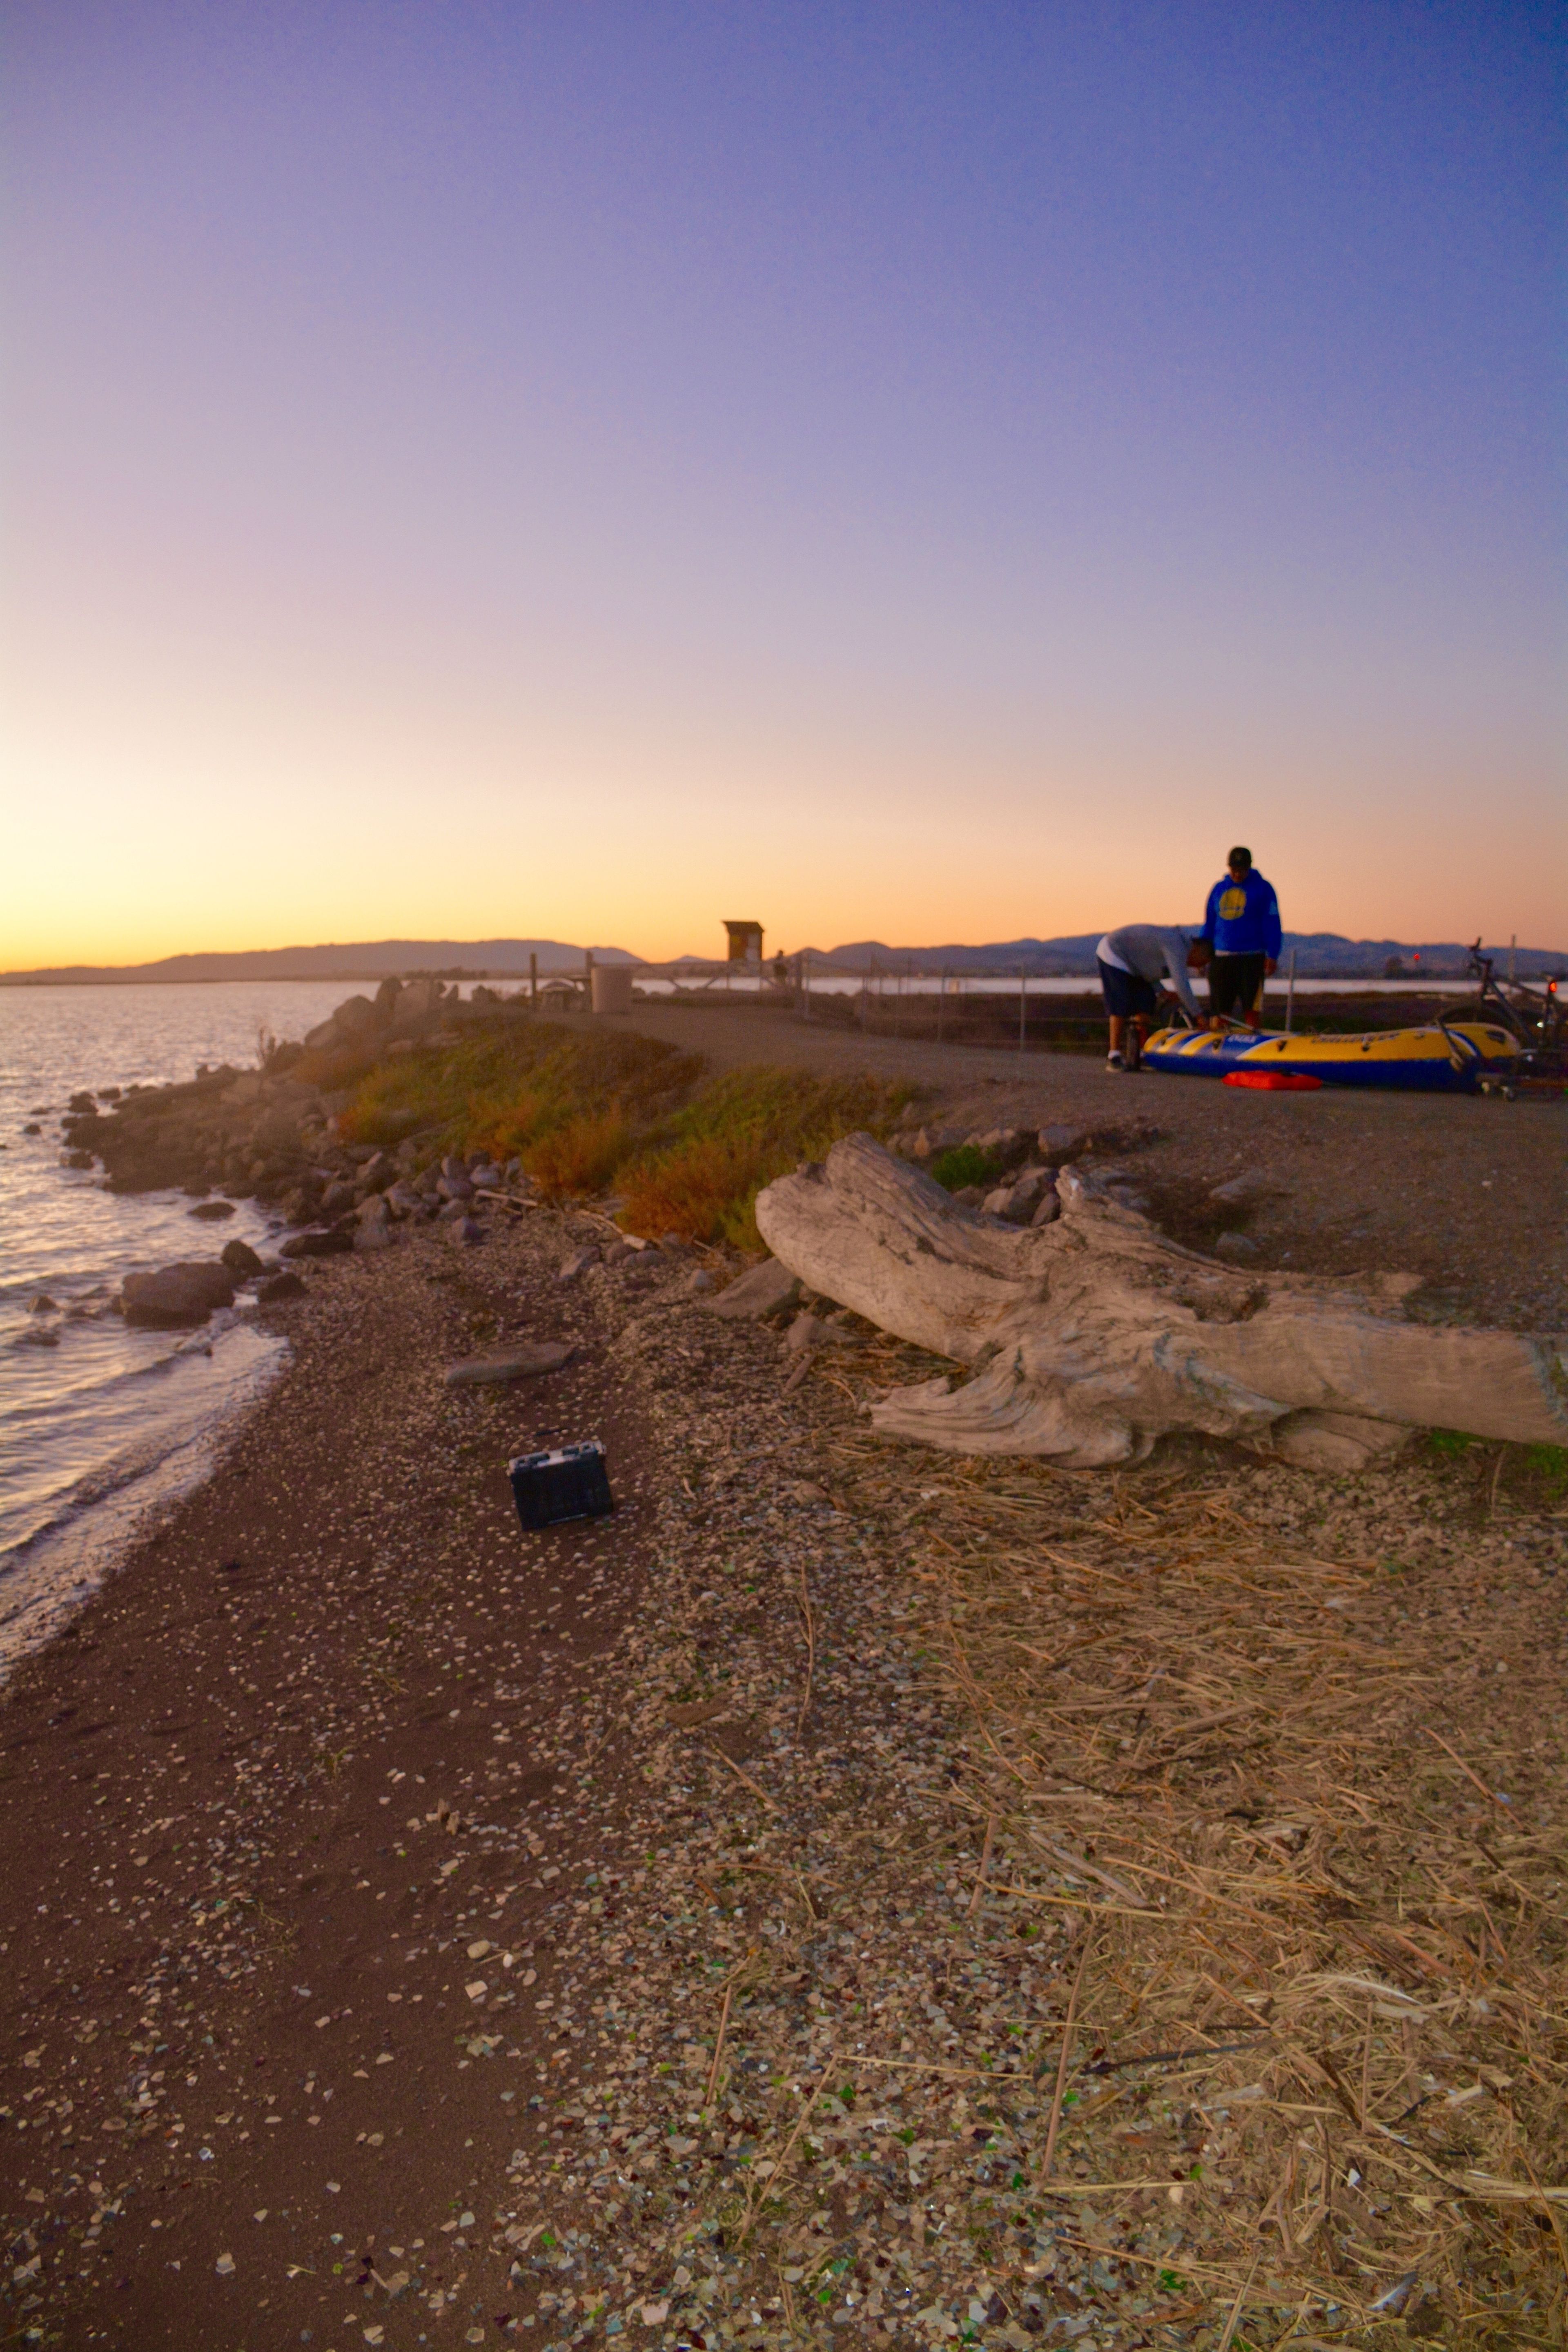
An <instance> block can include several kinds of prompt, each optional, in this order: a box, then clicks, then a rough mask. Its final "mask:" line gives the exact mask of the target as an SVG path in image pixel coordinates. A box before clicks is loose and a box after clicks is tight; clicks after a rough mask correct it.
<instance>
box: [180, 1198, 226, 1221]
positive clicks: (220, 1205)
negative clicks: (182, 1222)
mask: <svg viewBox="0 0 1568 2352" xmlns="http://www.w3.org/2000/svg"><path fill="white" fill-rule="evenodd" d="M185 1214H186V1216H187V1217H200V1218H201V1220H202V1222H203V1223H205V1224H209V1225H216V1224H220V1223H222V1222H223V1220H224V1218H225V1217H232V1216H233V1214H234V1202H232V1201H198V1202H196V1205H195V1208H194V1209H187V1210H186V1211H185Z"/></svg>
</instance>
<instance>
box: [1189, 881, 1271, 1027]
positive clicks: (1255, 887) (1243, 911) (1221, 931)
mask: <svg viewBox="0 0 1568 2352" xmlns="http://www.w3.org/2000/svg"><path fill="white" fill-rule="evenodd" d="M1226 867H1227V869H1228V871H1227V873H1226V878H1225V880H1224V881H1223V882H1216V883H1215V886H1214V888H1213V889H1212V890H1211V891H1210V892H1209V900H1208V905H1207V907H1206V908H1205V909H1204V927H1203V929H1202V930H1201V931H1200V932H1199V933H1198V936H1197V938H1196V939H1195V940H1194V942H1193V948H1194V956H1193V961H1194V963H1203V964H1206V966H1207V969H1208V982H1209V1012H1210V1014H1211V1016H1212V1018H1211V1020H1210V1024H1209V1025H1210V1027H1211V1028H1215V1029H1217V1028H1218V1027H1219V1026H1220V1019H1221V1016H1222V1015H1224V1016H1227V1017H1228V1018H1230V1019H1231V1020H1236V1021H1245V1022H1247V1024H1248V1025H1249V1026H1250V1027H1251V1028H1254V1029H1256V1028H1257V1027H1258V1023H1259V1020H1260V1018H1261V1007H1262V1003H1263V983H1264V982H1265V980H1266V979H1267V978H1268V975H1269V974H1270V973H1271V972H1272V971H1273V970H1274V968H1275V965H1276V964H1277V963H1278V962H1279V899H1278V898H1276V897H1275V896H1274V885H1273V884H1272V883H1271V882H1266V881H1265V880H1264V878H1263V877H1262V875H1261V874H1259V873H1258V869H1257V867H1256V866H1254V865H1253V863H1252V852H1251V850H1250V849H1233V850H1232V851H1231V853H1230V856H1228V857H1227V858H1226Z"/></svg>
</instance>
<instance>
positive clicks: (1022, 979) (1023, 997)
mask: <svg viewBox="0 0 1568 2352" xmlns="http://www.w3.org/2000/svg"><path fill="white" fill-rule="evenodd" d="M1028 1003H1029V967H1028V965H1027V964H1026V963H1021V964H1020V965H1019V966H1018V1051H1019V1053H1020V1054H1021V1053H1022V1052H1023V1050H1024V1015H1025V1013H1026V1010H1027V1007H1028Z"/></svg>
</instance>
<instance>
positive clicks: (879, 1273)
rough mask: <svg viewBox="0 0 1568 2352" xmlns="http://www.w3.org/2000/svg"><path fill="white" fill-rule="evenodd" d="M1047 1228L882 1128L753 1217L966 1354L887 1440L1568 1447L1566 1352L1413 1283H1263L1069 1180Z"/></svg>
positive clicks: (1066, 1174) (903, 1398)
mask: <svg viewBox="0 0 1568 2352" xmlns="http://www.w3.org/2000/svg"><path fill="white" fill-rule="evenodd" d="M1060 1189H1061V1202H1062V1213H1061V1215H1060V1217H1059V1218H1058V1220H1057V1222H1056V1223H1054V1224H1049V1225H1046V1226H1043V1227H1040V1228H1026V1229H1023V1230H1019V1229H1018V1228H1016V1227H1014V1226H1010V1225H1005V1224H1003V1223H1000V1222H999V1221H998V1220H996V1219H994V1218H991V1217H987V1216H984V1215H982V1214H980V1213H976V1212H975V1211H973V1210H971V1209H967V1208H964V1207H962V1206H960V1205H959V1204H958V1203H957V1202H954V1201H952V1199H950V1198H949V1196H948V1194H947V1193H946V1192H943V1191H942V1189H941V1187H940V1186H939V1185H937V1184H934V1183H932V1182H931V1179H930V1178H929V1177H927V1176H924V1175H922V1174H921V1173H920V1171H918V1170H916V1169H914V1168H912V1167H910V1166H909V1165H907V1164H906V1163H905V1162H904V1161H902V1160H896V1159H894V1158H893V1157H892V1155H891V1154H890V1153H889V1152H887V1151H884V1150H883V1149H882V1148H881V1146H880V1145H879V1144H878V1143H876V1142H874V1141H873V1140H872V1139H871V1138H870V1137H869V1136H866V1135H852V1136H848V1137H847V1138H846V1139H844V1141H842V1142H841V1143H837V1144H836V1145H835V1146H834V1148H833V1150H832V1151H831V1152H830V1154H829V1155H828V1159H827V1162H826V1166H825V1167H811V1168H806V1169H802V1170H801V1171H798V1172H797V1173H796V1174H795V1175H793V1176H784V1177H781V1178H780V1179H779V1180H778V1181H777V1182H776V1183H773V1184H770V1185H769V1186H768V1187H767V1189H766V1191H765V1192H763V1194H762V1195H761V1197H760V1198H759V1200H758V1202H757V1223H758V1225H759V1226H760V1228H761V1230H762V1233H763V1238H764V1240H765V1241H766V1242H767V1244H768V1246H769V1248H770V1249H771V1250H772V1251H773V1255H774V1256H775V1257H777V1258H778V1259H780V1260H781V1261H782V1263H783V1265H784V1266H785V1267H787V1268H788V1270H789V1272H790V1273H791V1274H793V1275H796V1276H799V1278H800V1279H801V1280H802V1281H803V1282H805V1283H806V1284H808V1285H809V1286H811V1288H812V1289H814V1290H817V1291H821V1292H822V1293H824V1294H825V1295H826V1297H830V1298H834V1299H837V1301H838V1302H839V1304H840V1305H841V1306H845V1307H853V1308H854V1310H855V1311H856V1313H857V1314H859V1315H864V1316H866V1317H868V1318H869V1320H870V1321H871V1322H873V1323H877V1324H879V1325H880V1326H881V1328H883V1329H884V1330H885V1331H891V1332H894V1333H896V1334H897V1336H898V1337H899V1338H900V1339H907V1340H909V1341H910V1342H911V1343H912V1344H913V1345H914V1346H916V1347H919V1348H924V1349H929V1350H930V1351H931V1353H932V1354H933V1355H938V1356H945V1357H948V1358H950V1359H952V1360H954V1361H956V1362H957V1363H958V1364H960V1365H963V1366H967V1367H968V1368H969V1370H970V1374H971V1376H970V1377H969V1378H968V1379H967V1380H963V1381H957V1380H954V1379H953V1378H952V1376H947V1375H944V1376H941V1377H938V1378H937V1379H935V1380H931V1381H924V1382H922V1383H921V1384H920V1385H919V1386H918V1387H912V1388H905V1389H898V1390H895V1391H893V1392H892V1393H891V1394H890V1395H889V1396H887V1397H885V1398H884V1399H882V1401H881V1402H879V1403H878V1404H876V1405H874V1406H873V1407H872V1412H871V1419H872V1422H873V1423H874V1425H875V1426H876V1427H877V1428H879V1429H880V1430H883V1431H885V1432H887V1433H889V1435H895V1436H900V1437H911V1438H920V1439H924V1440H925V1441H926V1442H927V1443H928V1444H932V1445H939V1446H945V1447H947V1448H950V1449H952V1450H953V1451H956V1452H958V1453H964V1454H1045V1455H1048V1456H1049V1457H1050V1458H1051V1459H1053V1460H1054V1461H1057V1462H1058V1463H1060V1464H1062V1465H1064V1466H1066V1467H1070V1468H1076V1469H1089V1468H1094V1467H1097V1466H1099V1465H1104V1464H1110V1463H1116V1462H1132V1461H1139V1460H1141V1459H1142V1457H1143V1456H1144V1455H1145V1454H1147V1453H1148V1452H1149V1450H1150V1448H1151V1447H1152V1445H1153V1444H1154V1441H1155V1439H1156V1438H1157V1437H1160V1436H1162V1435H1163V1434H1164V1433H1166V1432H1168V1431H1173V1430H1182V1429H1186V1430H1201V1431H1204V1432H1206V1433H1208V1434H1209V1435H1211V1436H1217V1437H1234V1438H1240V1439H1243V1440H1248V1441H1251V1442H1253V1443H1260V1444H1263V1445H1265V1446H1266V1447H1271V1448H1273V1449H1274V1450H1275V1451H1277V1452H1278V1453H1279V1454H1281V1455H1283V1456H1284V1458H1286V1459H1287V1460H1289V1461H1295V1462H1298V1463H1300V1464H1303V1465H1310V1466H1315V1467H1321V1468H1352V1467H1356V1466H1358V1465H1361V1464H1363V1463H1364V1462H1366V1461H1367V1460H1369V1459H1370V1458H1372V1457H1373V1455H1375V1454H1379V1453H1383V1452H1386V1451H1389V1450H1392V1448H1393V1447H1394V1446H1396V1445H1398V1444H1401V1443H1402V1442H1403V1440H1404V1439H1405V1436H1406V1435H1407V1433H1408V1432H1409V1431H1410V1430H1411V1429H1412V1428H1426V1429H1430V1428H1437V1429H1457V1430H1464V1431H1468V1433H1471V1434H1472V1435H1474V1436H1477V1437H1492V1438H1505V1439H1513V1440H1519V1441H1545V1442H1547V1443H1549V1444H1559V1445H1561V1444H1568V1361H1565V1358H1564V1353H1563V1344H1562V1343H1561V1342H1557V1341H1553V1340H1550V1339H1536V1338H1531V1337H1530V1336H1528V1335H1525V1334H1522V1333H1518V1332H1512V1331H1489V1330H1465V1329H1457V1328H1444V1327H1440V1326H1434V1325H1431V1324H1426V1323H1420V1322H1416V1321H1415V1320H1413V1319H1411V1318H1409V1317H1408V1316H1407V1315H1406V1313H1405V1307H1404V1305H1403V1302H1404V1300H1405V1298H1406V1297H1408V1296H1409V1295H1410V1293H1411V1292H1412V1291H1414V1290H1416V1289H1418V1288H1419V1287H1420V1282H1419V1277H1417V1276H1410V1275H1382V1276H1373V1277H1367V1278H1361V1277H1355V1276H1352V1277H1349V1278H1330V1277H1322V1276H1302V1275H1283V1274H1249V1273H1246V1272H1242V1271H1239V1270H1237V1269H1236V1268H1233V1267H1231V1266H1229V1265H1221V1264H1219V1263H1218V1261H1217V1260H1215V1259H1213V1258H1208V1257H1204V1256H1202V1255H1198V1254H1197V1253H1196V1252H1194V1251H1192V1250H1187V1249H1183V1248H1180V1247H1179V1246H1178V1245H1177V1244H1175V1243H1173V1242H1170V1241H1167V1240H1166V1239H1165V1238H1164V1236H1163V1234H1160V1233H1159V1232H1158V1231H1157V1230H1156V1229H1155V1227H1154V1226H1153V1225H1152V1223H1150V1222H1149V1220H1148V1219H1147V1218H1146V1217H1144V1216H1142V1215H1141V1214H1139V1213H1138V1212H1137V1211H1136V1210H1133V1209H1130V1208H1126V1207H1123V1206H1121V1205H1120V1204H1119V1203H1117V1202H1114V1201H1112V1200H1110V1199H1107V1198H1105V1197H1103V1195H1098V1196H1097V1191H1096V1187H1095V1183H1094V1180H1093V1178H1092V1177H1086V1176H1084V1175H1081V1174H1078V1173H1075V1171H1073V1170H1071V1169H1067V1170H1064V1171H1063V1173H1062V1177H1061V1180H1060Z"/></svg>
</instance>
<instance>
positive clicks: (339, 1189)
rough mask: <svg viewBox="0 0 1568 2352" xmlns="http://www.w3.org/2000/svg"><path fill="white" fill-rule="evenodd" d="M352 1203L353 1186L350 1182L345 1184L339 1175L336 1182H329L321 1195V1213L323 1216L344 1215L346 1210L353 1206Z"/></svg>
mask: <svg viewBox="0 0 1568 2352" xmlns="http://www.w3.org/2000/svg"><path fill="white" fill-rule="evenodd" d="M353 1205H354V1188H353V1185H352V1184H345V1183H344V1182H343V1181H342V1178H341V1177H340V1178H339V1180H338V1181H337V1182H335V1183H332V1184H329V1185H328V1187H327V1189H326V1191H325V1192H323V1193H322V1195H321V1214H322V1216H323V1217H342V1216H344V1215H346V1214H347V1213H348V1211H349V1210H350V1209H352V1208H353Z"/></svg>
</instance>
